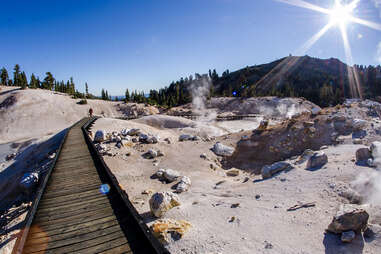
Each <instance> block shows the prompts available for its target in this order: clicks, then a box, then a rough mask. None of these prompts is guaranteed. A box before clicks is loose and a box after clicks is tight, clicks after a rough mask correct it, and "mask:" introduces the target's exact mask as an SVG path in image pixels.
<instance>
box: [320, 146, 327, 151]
mask: <svg viewBox="0 0 381 254" xmlns="http://www.w3.org/2000/svg"><path fill="white" fill-rule="evenodd" d="M326 149H328V146H322V147H320V150H326Z"/></svg>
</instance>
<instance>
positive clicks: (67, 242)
mask: <svg viewBox="0 0 381 254" xmlns="http://www.w3.org/2000/svg"><path fill="white" fill-rule="evenodd" d="M120 232H121V230H120V226H119V224H116V225H113V226H110V227H107V228H104V229H102V230H97V231H92V232H88V233H86V234H79V233H77V234H75V235H74V236H73V237H70V238H66V239H61V240H57V241H51V240H50V239H47V241H42V243H40V244H29V243H28V245H26V246H25V252H32V253H33V252H37V251H44V250H51V249H56V248H60V247H64V246H67V247H70V246H72V245H74V244H76V243H81V242H84V241H89V240H92V239H95V238H101V237H104V236H107V235H110V234H113V233H120Z"/></svg>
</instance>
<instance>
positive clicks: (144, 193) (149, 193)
mask: <svg viewBox="0 0 381 254" xmlns="http://www.w3.org/2000/svg"><path fill="white" fill-rule="evenodd" d="M152 193H153V190H152V189H147V190H144V191H142V194H143V195H151V194H152Z"/></svg>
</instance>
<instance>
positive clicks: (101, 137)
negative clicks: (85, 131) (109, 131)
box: [94, 130, 106, 142]
mask: <svg viewBox="0 0 381 254" xmlns="http://www.w3.org/2000/svg"><path fill="white" fill-rule="evenodd" d="M105 139H106V132H105V131H104V130H97V131H96V132H95V136H94V141H95V142H103V141H105Z"/></svg>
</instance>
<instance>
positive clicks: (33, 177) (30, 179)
mask: <svg viewBox="0 0 381 254" xmlns="http://www.w3.org/2000/svg"><path fill="white" fill-rule="evenodd" d="M38 178H39V177H38V173H36V172H33V173H25V174H24V175H23V176H22V178H21V180H20V187H21V189H22V191H23V192H24V193H27V194H28V193H31V192H32V188H33V187H35V186H36V184H37V183H38Z"/></svg>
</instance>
